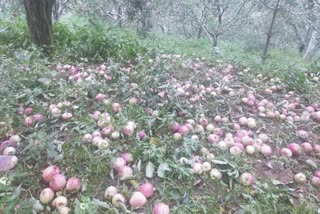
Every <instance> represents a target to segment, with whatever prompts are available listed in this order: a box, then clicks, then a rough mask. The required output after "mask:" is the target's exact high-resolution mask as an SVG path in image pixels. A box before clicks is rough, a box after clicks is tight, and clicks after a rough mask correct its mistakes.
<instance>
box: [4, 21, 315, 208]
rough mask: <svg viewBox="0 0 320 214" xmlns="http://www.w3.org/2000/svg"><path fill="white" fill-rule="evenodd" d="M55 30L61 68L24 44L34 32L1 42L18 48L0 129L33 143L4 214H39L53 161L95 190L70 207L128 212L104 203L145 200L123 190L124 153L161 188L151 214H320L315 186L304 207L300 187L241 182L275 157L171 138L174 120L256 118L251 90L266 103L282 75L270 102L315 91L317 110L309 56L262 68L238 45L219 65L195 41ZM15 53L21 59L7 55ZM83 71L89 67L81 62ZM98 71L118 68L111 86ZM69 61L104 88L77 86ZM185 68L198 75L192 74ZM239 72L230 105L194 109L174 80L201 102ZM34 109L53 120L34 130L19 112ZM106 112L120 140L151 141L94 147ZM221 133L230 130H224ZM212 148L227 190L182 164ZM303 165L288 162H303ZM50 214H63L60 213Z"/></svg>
mask: <svg viewBox="0 0 320 214" xmlns="http://www.w3.org/2000/svg"><path fill="white" fill-rule="evenodd" d="M11 24H12V23H11ZM55 29H56V31H55V33H56V43H55V44H56V52H55V53H54V55H53V56H52V58H51V59H47V58H45V57H43V56H42V55H41V54H39V52H38V50H37V49H35V48H33V47H31V46H28V45H27V43H25V42H22V36H21V35H25V34H20V33H21V32H24V31H23V28H22V27H21V28H20V27H18V28H17V29H16V30H14V31H12V32H11V31H10V32H11V33H12V35H11V34H9V33H8V34H6V35H4V37H1V38H6V39H7V40H5V42H4V43H2V44H1V53H2V56H1V63H0V70H1V75H0V100H1V101H0V104H1V105H0V121H4V122H5V126H4V127H0V137H1V139H3V140H4V139H6V138H7V135H8V134H9V132H11V131H12V130H14V131H15V133H17V134H19V135H20V136H21V138H22V142H21V143H20V144H19V145H18V146H17V151H18V152H17V156H18V157H19V163H18V165H17V166H16V168H15V169H14V170H12V171H10V172H8V173H4V174H1V177H0V178H3V177H5V178H8V180H9V181H10V183H8V184H3V183H1V184H0V194H1V197H0V208H4V206H5V210H4V213H13V212H14V211H13V210H14V208H15V206H16V205H17V204H18V203H19V204H20V205H21V213H31V209H32V206H33V203H34V202H35V200H36V199H38V198H39V194H40V192H41V190H42V189H43V188H45V187H46V186H47V184H45V183H44V182H43V181H41V170H43V169H44V168H45V167H46V166H47V164H48V163H50V164H56V165H58V166H59V167H60V168H61V170H62V172H63V173H64V174H65V175H66V176H67V177H71V176H76V177H79V178H81V180H82V182H83V185H84V191H83V192H81V193H78V194H75V195H70V194H66V193H65V192H63V193H62V194H64V195H66V196H67V197H68V199H69V206H70V208H72V209H73V210H75V213H77V214H78V213H79V214H80V213H81V214H82V213H117V212H118V213H123V212H124V211H120V209H118V210H117V209H115V208H114V207H113V206H112V204H111V202H110V201H108V200H106V199H104V198H103V194H104V190H105V188H106V187H107V186H109V185H115V186H117V187H118V188H119V190H120V192H121V193H123V194H124V195H125V196H126V198H127V199H129V198H130V196H131V194H132V193H133V192H134V191H135V187H134V183H132V182H124V181H121V180H120V179H119V177H118V176H117V173H116V172H114V171H113V170H112V167H111V166H112V162H113V160H114V159H115V158H116V157H118V155H119V154H120V153H121V152H124V151H130V152H132V153H133V156H134V161H133V164H132V165H131V166H132V167H133V169H134V174H135V178H136V179H135V182H138V183H142V182H145V181H146V180H149V181H150V182H153V183H154V184H155V185H156V191H155V196H154V197H153V198H151V199H150V200H149V201H148V203H147V204H146V206H145V207H144V209H143V210H141V211H144V212H146V213H152V209H153V205H154V204H155V203H157V202H160V201H162V202H165V203H167V204H169V205H170V208H171V211H172V213H177V214H179V213H190V214H193V213H208V214H210V213H229V212H232V211H235V210H237V211H239V212H240V213H270V214H271V213H297V214H300V213H316V209H317V207H316V204H317V202H318V199H317V195H319V189H317V188H315V187H313V186H311V185H309V184H307V185H306V186H307V187H308V190H306V193H305V194H306V195H305V198H304V200H301V201H299V200H297V199H296V195H293V194H294V193H293V192H292V188H295V187H296V184H288V186H286V185H273V184H272V181H270V179H267V178H264V177H259V175H257V179H256V182H255V187H254V188H251V187H244V186H243V185H241V184H240V183H239V177H238V176H239V174H241V173H243V172H247V171H249V172H252V173H253V174H255V173H256V174H258V169H255V163H256V162H257V160H260V161H261V160H262V161H268V160H270V159H271V160H273V159H276V158H274V157H270V158H265V157H263V156H262V155H260V154H256V155H254V156H246V155H243V156H240V157H233V156H231V155H230V154H229V152H228V151H225V152H223V151H220V150H219V148H218V147H217V146H215V145H212V144H208V142H207V139H206V138H207V135H208V133H204V134H198V133H193V132H192V134H197V135H198V137H199V139H200V140H199V141H198V142H197V141H195V140H192V139H191V134H189V135H188V136H186V137H184V140H182V141H175V140H173V137H172V133H171V132H170V131H169V130H168V123H169V122H171V121H174V120H175V121H178V122H179V123H184V122H185V120H186V119H191V118H193V119H195V120H198V119H199V117H200V114H205V115H206V117H208V118H209V121H210V122H213V118H214V117H215V116H216V115H217V114H220V115H221V116H227V117H228V118H229V119H230V120H231V119H234V120H236V119H235V118H232V117H231V116H230V115H229V113H230V112H229V111H233V110H234V111H243V112H240V113H239V112H236V113H237V114H247V113H248V115H250V116H254V114H252V112H248V111H247V110H248V109H247V107H246V106H245V105H242V104H241V98H242V97H243V96H245V93H246V92H247V91H248V90H253V91H254V93H255V94H259V96H257V98H258V99H260V98H261V97H260V94H261V95H263V93H262V92H263V89H265V88H266V87H269V86H271V85H272V84H274V83H273V82H271V81H269V80H270V78H274V77H281V78H282V79H284V80H286V81H278V82H277V83H278V84H281V85H282V86H283V88H284V90H283V91H282V92H281V93H279V94H274V95H272V96H269V97H267V98H268V100H270V101H274V102H275V103H276V102H277V101H279V99H281V98H282V96H283V95H284V93H286V91H287V90H291V89H292V88H293V89H296V90H298V89H299V87H300V88H301V87H303V86H304V85H305V84H306V83H307V84H308V88H307V87H304V89H306V88H307V89H308V90H309V91H308V93H304V94H302V95H301V101H302V102H303V103H304V104H305V105H309V104H310V103H312V102H317V101H318V100H319V94H317V93H318V92H316V91H317V90H316V89H318V88H319V84H316V83H313V82H309V80H308V79H307V78H305V77H304V73H303V72H304V69H309V68H310V65H308V64H305V63H304V62H303V61H302V60H301V59H300V58H299V56H297V55H295V54H294V53H288V52H287V53H286V52H282V51H275V50H273V51H271V55H270V59H269V60H268V61H267V63H266V64H265V65H262V64H261V59H260V51H259V50H246V49H245V48H243V47H241V46H239V45H235V44H231V43H227V42H221V50H222V51H221V54H220V55H219V54H218V55H216V56H211V54H210V52H211V50H210V45H209V44H208V41H207V40H206V39H205V38H204V39H200V40H185V39H182V38H180V37H176V36H170V37H161V38H160V39H159V38H158V37H156V36H153V37H150V38H148V39H146V40H142V39H140V38H139V37H137V35H136V34H135V33H134V32H132V31H130V30H127V29H112V30H110V31H108V32H106V31H105V30H104V29H103V28H102V27H100V28H93V27H92V26H91V25H90V24H88V23H86V24H85V25H79V23H75V24H72V23H68V25H66V24H64V22H63V23H58V24H56V25H55ZM2 36H3V35H2ZM14 38H18V40H17V41H18V42H17V44H16V45H17V46H11V47H10V43H12V42H11V40H12V39H14ZM2 41H4V40H1V42H2ZM23 43H25V45H26V46H24V45H23ZM110 45H111V46H110ZM7 50H10V52H8V54H5V53H6V52H5V51H7ZM168 53H175V54H181V55H183V57H181V58H171V59H160V55H161V54H168ZM197 58H206V59H203V60H198V59H197ZM127 59H131V60H132V62H133V65H134V67H133V69H132V70H131V71H130V72H129V71H128V70H127V68H128V67H129V63H128V62H127ZM151 59H152V60H151ZM80 61H81V62H82V64H79V63H78V62H80ZM97 61H104V62H105V63H106V64H107V65H108V66H110V67H109V71H108V75H110V76H111V77H112V79H111V80H110V81H104V79H103V77H101V76H99V75H96V74H95V72H94V71H95V70H96V68H97V66H98V65H99V64H98V63H97ZM83 62H85V63H83ZM64 63H70V64H72V65H76V66H77V67H78V69H79V70H81V73H83V72H84V71H86V72H87V73H89V74H92V75H93V79H92V81H82V82H80V83H77V82H75V81H73V80H69V75H67V74H63V73H61V72H60V70H61V68H58V67H57V66H56V65H57V64H64ZM182 63H184V64H186V65H187V66H189V67H188V68H186V69H183V68H182V66H181V64H182ZM194 63H199V64H201V66H202V67H201V72H198V73H196V71H195V69H193V67H192V66H193V65H194ZM229 63H234V64H235V85H233V83H232V84H226V85H227V86H228V87H231V88H232V87H235V90H236V91H237V92H239V94H238V95H237V96H234V97H232V96H229V95H228V93H226V92H222V93H218V94H217V95H215V96H214V95H212V96H211V95H204V99H200V100H199V101H198V102H196V103H194V104H192V103H190V100H189V98H188V97H177V96H176V89H175V88H174V87H173V85H172V84H168V80H169V81H173V77H174V78H175V79H177V81H178V82H181V83H182V82H184V81H188V80H190V79H192V81H193V84H192V88H193V89H192V90H190V91H189V92H190V93H196V92H197V90H196V89H197V88H198V87H200V86H201V85H205V86H209V85H210V84H220V83H221V78H220V77H221V76H220V75H219V72H217V73H216V75H213V76H212V77H211V78H212V79H211V80H207V79H206V78H205V74H206V73H207V72H208V69H209V68H211V67H215V68H216V69H217V70H218V71H220V70H221V69H223V68H225V66H226V65H227V64H229ZM245 68H250V70H249V72H243V70H244V69H245ZM241 72H243V74H241ZM258 73H262V74H263V78H265V79H264V80H261V82H260V83H258V84H256V83H253V81H252V80H253V79H255V78H257V74H258ZM261 79H262V78H261ZM130 83H137V87H136V88H133V87H132V85H130ZM223 84H225V83H223ZM223 86H224V85H223ZM215 87H217V85H215ZM240 89H241V90H243V91H241V90H240ZM162 90H164V91H165V92H166V94H167V95H166V96H167V97H166V98H161V97H160V96H158V95H157V93H158V92H160V91H162ZM194 91H195V92H194ZM97 93H104V94H107V100H106V102H103V103H101V102H96V101H95V100H94V97H95V95H96V94H97ZM311 94H312V96H311ZM263 96H264V95H263ZM298 96H300V95H298ZM132 97H137V98H140V99H141V103H140V104H130V103H129V99H130V98H132ZM261 99H262V98H261ZM64 101H70V102H72V103H73V104H72V105H73V106H77V108H72V107H71V106H70V107H68V106H63V107H61V110H62V112H72V114H73V118H72V119H71V120H70V121H62V120H61V119H60V118H59V117H54V116H52V115H51V114H50V111H49V110H48V107H49V105H50V104H57V103H61V102H64ZM22 102H23V103H24V104H25V105H26V106H32V108H33V109H34V112H40V113H42V114H43V115H44V118H45V119H44V121H42V122H40V123H37V124H36V125H34V126H32V127H25V126H24V125H23V120H24V116H25V115H24V116H21V115H18V114H17V110H18V104H19V103H22ZM113 102H119V103H121V105H122V111H121V112H120V113H114V112H112V107H111V103H113ZM146 108H152V110H153V111H158V114H157V116H155V115H152V114H149V113H147V112H146ZM235 109H237V110H235ZM239 109H240V110H239ZM96 110H99V111H101V112H108V113H109V114H110V118H111V123H112V125H113V126H114V127H115V130H116V131H121V129H122V127H123V126H124V125H125V124H126V123H127V122H128V121H134V122H136V123H137V131H139V130H142V129H144V130H145V131H146V133H147V134H148V135H149V136H150V137H149V138H145V139H143V140H140V139H137V137H136V135H133V136H130V137H125V136H122V137H121V138H120V139H116V140H114V139H109V143H110V146H109V148H108V149H99V148H98V147H96V146H94V145H91V144H84V143H83V142H82V136H83V135H84V134H86V133H92V132H93V131H95V130H99V128H98V127H97V124H96V122H95V121H94V120H93V119H92V118H91V117H90V116H89V114H92V113H93V112H95V111H96ZM181 110H183V111H185V112H187V116H186V118H182V117H177V112H179V111H181ZM299 111H300V110H298V111H297V114H299V113H300V112H299ZM256 119H257V120H258V125H259V126H261V127H263V129H261V130H262V131H266V132H269V133H268V134H269V135H270V137H273V138H274V139H273V140H274V141H275V143H274V145H277V146H278V145H279V142H281V143H282V141H279V140H278V138H282V135H281V134H279V133H281V131H282V132H284V133H286V135H288V136H289V135H290V136H291V135H292V136H294V130H295V127H292V126H291V125H288V124H287V123H285V122H281V121H278V120H271V119H265V118H260V117H257V118H256ZM269 123H274V124H280V125H278V126H276V125H274V124H273V125H274V126H275V127H279V130H280V131H279V133H273V129H271V128H270V129H268V125H269ZM215 125H216V126H219V124H216V123H215ZM231 125H232V123H225V124H222V125H221V128H222V129H223V130H224V131H225V132H232V131H233V130H232V129H231ZM295 125H297V126H298V125H301V124H299V123H298V124H295ZM305 126H307V127H308V128H310V132H313V133H317V132H318V131H319V127H318V126H317V124H316V123H315V122H314V121H312V120H310V121H308V123H307V124H305ZM277 131H278V130H277ZM287 132H292V133H287ZM135 134H136V133H135ZM295 140H296V139H295ZM38 142H40V144H38ZM281 146H285V144H284V145H282V144H281ZM202 147H206V148H208V149H209V150H210V152H212V153H214V155H215V156H216V159H217V160H220V161H222V162H215V164H214V167H216V168H218V169H219V170H220V171H221V172H222V173H223V180H222V181H214V180H212V179H211V178H210V177H209V175H208V174H205V175H202V176H198V175H192V174H191V173H190V166H188V165H185V166H182V165H180V164H179V163H178V162H179V159H180V157H186V158H191V157H192V156H193V155H201V152H200V151H199V150H200V148H202ZM281 160H282V159H279V161H281ZM149 161H151V162H152V163H153V164H154V165H155V166H156V171H155V174H157V167H158V166H159V165H160V164H161V163H163V162H165V163H167V164H168V166H169V168H170V170H168V171H166V172H165V176H163V177H162V176H160V175H159V176H155V177H154V178H152V179H147V178H146V177H145V167H146V165H147V163H148V162H149ZM295 161H296V160H294V161H292V162H286V164H293V163H294V162H295ZM301 164H302V165H303V163H301ZM303 170H305V171H306V172H307V174H308V175H311V174H312V169H310V168H308V167H305V168H303ZM127 207H128V209H130V208H129V206H127ZM47 208H48V209H49V207H47ZM48 212H49V213H55V211H52V210H50V211H48Z"/></svg>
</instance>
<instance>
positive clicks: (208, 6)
mask: <svg viewBox="0 0 320 214" xmlns="http://www.w3.org/2000/svg"><path fill="white" fill-rule="evenodd" d="M180 3H181V5H182V7H183V8H184V10H185V11H186V13H185V14H188V16H190V17H191V18H192V19H193V20H194V21H196V23H197V29H198V34H200V33H199V31H202V30H203V31H204V33H205V34H206V35H207V37H208V38H209V40H210V43H211V46H212V48H213V50H215V49H216V47H217V46H218V39H219V38H220V37H221V36H222V35H223V34H225V33H226V32H227V31H229V30H230V29H231V28H232V27H233V26H234V25H235V24H236V23H237V22H238V21H240V20H241V15H245V14H241V11H242V10H243V8H244V6H245V4H246V1H244V0H240V1H239V0H230V1H221V0H194V1H188V0H180Z"/></svg>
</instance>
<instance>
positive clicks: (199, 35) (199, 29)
mask: <svg viewBox="0 0 320 214" xmlns="http://www.w3.org/2000/svg"><path fill="white" fill-rule="evenodd" d="M201 35H202V27H201V26H200V27H199V28H198V33H197V39H200V38H201Z"/></svg>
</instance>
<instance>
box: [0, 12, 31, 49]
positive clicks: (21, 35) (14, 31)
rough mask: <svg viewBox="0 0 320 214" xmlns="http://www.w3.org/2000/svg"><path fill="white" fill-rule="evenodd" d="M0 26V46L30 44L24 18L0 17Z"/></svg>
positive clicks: (11, 47) (11, 46)
mask: <svg viewBox="0 0 320 214" xmlns="http://www.w3.org/2000/svg"><path fill="white" fill-rule="evenodd" d="M0 26H1V27H0V46H8V47H9V48H10V49H16V48H26V47H28V46H29V45H30V41H29V38H28V37H29V36H28V27H27V23H26V21H25V20H23V19H21V18H18V19H16V20H7V19H0ZM1 49H2V48H1ZM1 49H0V51H1Z"/></svg>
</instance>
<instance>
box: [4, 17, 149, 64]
mask: <svg viewBox="0 0 320 214" xmlns="http://www.w3.org/2000/svg"><path fill="white" fill-rule="evenodd" d="M0 25H1V26H3V27H2V28H1V29H0V30H1V33H0V47H1V48H0V53H3V54H5V53H6V54H8V53H11V54H12V53H13V52H14V50H17V49H20V48H22V49H29V50H32V49H33V48H32V46H31V43H30V40H29V36H28V29H27V25H26V21H25V20H23V19H22V18H21V19H20V18H19V19H17V20H0ZM53 33H54V44H53V45H54V47H55V48H54V50H55V51H54V53H53V56H54V57H63V58H68V59H71V60H78V59H79V58H85V59H88V60H101V61H102V60H104V59H107V58H115V59H120V60H122V59H133V58H136V57H137V56H138V55H142V54H144V53H146V52H147V51H148V50H147V48H146V47H145V46H144V45H143V42H142V40H141V39H139V37H138V36H137V35H136V34H135V33H134V32H133V31H130V30H126V29H122V28H109V29H106V28H105V27H104V26H102V25H99V24H95V25H94V24H90V23H89V24H86V25H80V24H77V23H76V24H72V27H71V26H70V24H65V23H61V22H56V23H54V24H53Z"/></svg>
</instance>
